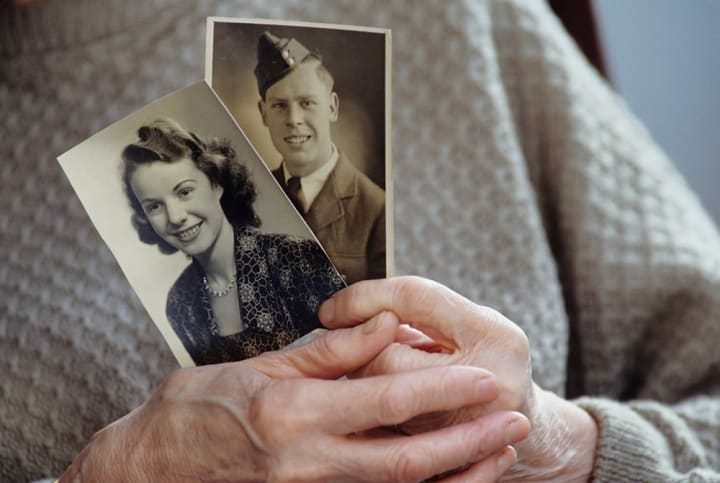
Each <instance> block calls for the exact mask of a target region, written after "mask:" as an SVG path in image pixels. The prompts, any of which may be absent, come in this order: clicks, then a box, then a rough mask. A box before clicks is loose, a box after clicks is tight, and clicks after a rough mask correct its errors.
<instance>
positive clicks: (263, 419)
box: [61, 312, 529, 482]
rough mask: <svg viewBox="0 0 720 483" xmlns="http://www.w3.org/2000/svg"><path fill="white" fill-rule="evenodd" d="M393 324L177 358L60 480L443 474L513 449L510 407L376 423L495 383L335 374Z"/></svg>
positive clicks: (490, 391) (456, 372) (366, 353)
mask: <svg viewBox="0 0 720 483" xmlns="http://www.w3.org/2000/svg"><path fill="white" fill-rule="evenodd" d="M397 330H398V321H397V318H396V317H395V316H394V315H392V314H390V313H387V312H386V313H381V314H379V315H378V316H376V317H374V318H373V319H372V320H370V321H368V322H367V323H365V324H362V325H359V326H357V327H355V328H352V329H338V330H334V331H330V332H328V333H326V334H324V335H322V336H321V337H319V338H317V339H315V340H313V341H312V342H310V343H308V344H306V345H302V346H299V347H295V348H292V349H286V350H283V351H278V352H270V353H265V354H263V355H261V356H259V357H256V358H253V359H247V360H245V361H241V362H234V363H228V364H219V365H214V366H203V367H196V368H191V369H180V370H178V371H176V372H174V373H173V374H171V375H170V376H169V377H168V378H167V380H166V381H165V382H164V383H163V384H162V385H160V386H159V387H158V388H157V389H156V390H155V392H154V393H153V395H152V396H151V397H150V399H148V400H147V401H146V402H145V403H144V404H142V405H141V406H140V407H138V408H137V409H135V410H134V411H132V412H131V413H129V414H128V415H126V416H125V417H123V418H121V419H119V420H118V421H116V422H115V423H113V424H111V425H110V426H108V427H106V428H105V429H103V430H102V431H100V432H98V433H97V434H96V435H95V436H94V437H93V439H92V441H91V442H90V443H89V444H88V446H87V447H86V448H85V449H84V450H83V452H82V453H81V454H80V455H78V457H77V458H76V459H75V461H74V462H73V464H72V465H71V466H70V468H68V470H67V471H66V473H65V474H64V475H63V478H62V479H61V482H68V481H134V482H142V481H149V482H150V481H151V482H164V481H167V482H184V481H201V480H202V481H207V480H213V481H336V480H342V481H373V482H380V481H419V480H423V479H427V478H430V477H432V476H434V475H438V474H442V473H446V472H449V471H453V470H456V469H457V468H463V469H462V471H460V472H455V473H453V474H452V475H451V476H448V477H446V478H444V479H442V480H441V481H446V482H455V481H495V480H496V479H497V478H499V477H500V475H502V474H503V472H504V471H505V470H506V469H507V468H508V467H509V466H510V465H511V464H512V463H513V462H514V461H515V458H516V454H515V452H514V450H513V449H512V447H510V446H508V445H510V444H512V443H515V442H517V441H519V440H521V439H523V438H524V437H525V436H527V432H528V431H529V423H528V422H527V420H526V419H525V417H524V416H522V415H521V414H519V413H515V412H497V413H492V414H489V415H487V416H484V417H482V418H479V419H477V420H474V421H470V422H466V423H461V424H457V425H454V426H450V427H446V428H442V429H439V430H436V431H431V432H428V433H423V434H417V435H413V436H406V435H399V434H396V433H392V432H390V431H374V429H376V428H383V427H389V426H393V425H398V424H401V423H403V422H404V421H407V420H409V419H411V418H413V417H415V416H418V415H420V414H424V413H429V412H436V411H449V410H454V409H458V408H462V407H466V406H472V405H478V404H488V403H489V402H491V401H493V400H494V399H495V398H496V397H497V394H498V390H497V387H496V383H495V379H494V376H493V375H492V374H490V373H489V372H487V371H484V370H482V369H477V368H472V367H466V366H449V367H434V368H428V369H419V370H414V371H408V372H403V373H399V374H392V375H383V376H375V377H369V378H366V379H358V380H336V379H337V378H338V377H340V376H342V375H344V374H347V373H349V372H352V371H355V370H357V369H358V368H360V367H362V366H363V365H365V364H367V363H368V362H369V361H370V360H372V359H373V358H374V357H375V356H377V355H378V354H379V353H380V352H381V351H382V350H383V349H385V348H386V347H387V346H388V345H389V344H391V343H392V342H393V341H394V339H395V337H396V334H397ZM513 422H515V423H516V424H512V423H513ZM518 422H519V424H518ZM511 427H512V428H514V430H509V429H508V428H511ZM518 428H521V430H520V431H518Z"/></svg>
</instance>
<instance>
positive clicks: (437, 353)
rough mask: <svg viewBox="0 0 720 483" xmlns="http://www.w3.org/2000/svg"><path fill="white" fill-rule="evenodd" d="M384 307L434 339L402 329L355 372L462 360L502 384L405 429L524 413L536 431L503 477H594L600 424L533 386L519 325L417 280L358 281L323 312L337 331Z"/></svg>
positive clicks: (418, 430) (420, 429)
mask: <svg viewBox="0 0 720 483" xmlns="http://www.w3.org/2000/svg"><path fill="white" fill-rule="evenodd" d="M382 311H392V312H393V313H395V314H397V316H398V318H399V319H400V321H401V322H402V323H406V324H409V325H410V326H411V327H414V328H415V329H418V330H420V331H421V332H422V333H424V334H425V335H426V336H428V337H425V336H422V335H420V336H418V333H413V332H412V331H410V330H406V331H405V332H401V333H400V334H399V337H398V340H402V341H403V342H404V343H395V344H392V345H391V346H389V347H387V348H386V349H385V350H384V351H383V352H382V353H380V354H379V355H378V357H377V358H375V359H374V360H373V361H372V362H371V363H369V364H368V365H367V366H365V367H364V368H362V369H361V370H360V371H357V372H356V374H355V375H356V376H363V377H367V376H371V375H376V374H394V373H402V372H403V371H409V370H417V369H418V368H430V367H442V366H449V365H456V364H461V365H470V366H475V367H478V368H482V369H485V370H487V371H489V372H490V373H492V374H493V375H494V377H495V380H496V382H497V386H498V395H497V397H496V398H494V399H492V400H486V401H484V402H482V403H480V404H477V405H475V406H473V407H470V408H467V407H466V408H462V409H457V410H454V411H449V412H440V413H434V414H433V415H424V416H421V417H419V418H414V419H413V420H411V421H408V422H406V423H404V424H403V425H402V426H401V427H402V428H403V429H404V430H405V431H406V432H407V433H408V434H425V432H426V431H432V430H437V429H438V428H443V427H453V426H452V425H456V424H466V423H467V422H470V421H479V420H481V419H482V418H486V417H488V416H490V415H493V414H498V412H500V413H503V412H506V411H520V412H522V413H523V414H525V415H526V416H527V417H528V419H529V420H530V423H531V425H532V431H531V432H530V436H529V437H528V438H527V439H526V440H525V441H522V442H521V443H519V444H517V445H516V449H517V451H518V461H517V463H516V464H514V465H513V466H512V468H511V469H510V470H509V471H508V472H507V473H505V475H504V476H503V480H532V481H542V480H549V481H586V480H588V479H589V478H590V474H591V471H592V465H593V458H594V453H595V447H596V444H597V426H596V424H595V422H594V420H593V419H592V418H591V417H590V415H588V414H587V413H586V412H585V411H583V410H582V409H580V408H579V407H577V406H576V405H574V404H572V403H571V402H569V401H566V400H564V399H562V398H560V397H558V396H556V395H554V394H552V393H550V392H547V391H543V390H542V389H541V388H540V387H538V386H537V385H536V384H534V383H533V380H532V374H531V366H530V351H529V343H528V340H527V337H526V336H525V334H524V332H523V331H522V330H521V329H520V328H519V327H518V326H517V325H515V324H514V323H512V322H511V321H510V320H508V319H506V318H505V317H503V316H502V315H501V314H499V313H498V312H495V311H493V310H491V309H489V308H487V307H481V306H478V305H476V304H474V303H472V302H471V301H469V300H467V299H465V298H464V297H461V296H460V295H458V294H456V293H455V292H453V291H451V290H450V289H448V288H446V287H444V286H442V285H440V284H437V283H434V282H431V281H429V280H424V279H421V278H417V277H401V278H395V279H388V280H376V281H368V282H361V283H358V284H355V285H353V286H350V287H349V288H347V289H344V290H342V291H340V292H338V293H337V294H335V295H334V296H333V297H332V298H331V299H329V300H328V301H326V302H325V304H324V305H323V306H322V307H321V308H320V313H319V316H320V320H321V321H322V322H323V324H325V325H326V326H327V327H331V328H338V327H348V326H352V325H354V324H357V323H358V322H361V321H364V320H367V319H369V318H371V317H373V316H374V315H375V314H378V313H380V312H382ZM420 349H422V350H420ZM438 383H439V381H438ZM478 418H479V419H478Z"/></svg>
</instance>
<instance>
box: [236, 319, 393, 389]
mask: <svg viewBox="0 0 720 483" xmlns="http://www.w3.org/2000/svg"><path fill="white" fill-rule="evenodd" d="M397 327H398V321H397V317H396V316H395V315H394V314H392V313H390V312H381V313H379V314H377V315H376V316H374V317H373V318H372V319H370V320H369V321H367V322H366V323H364V324H362V325H358V326H356V327H353V328H350V329H338V330H331V331H328V332H326V333H324V334H323V335H321V336H320V337H318V338H316V339H314V340H312V341H311V342H309V343H307V344H305V345H301V346H299V347H293V348H291V349H286V350H283V351H276V352H267V353H265V354H263V355H261V356H259V357H256V358H253V359H247V360H245V361H243V362H242V364H244V365H247V366H250V367H252V368H254V369H256V370H258V371H260V372H262V373H264V374H265V375H267V376H269V377H272V378H274V379H287V378H294V377H311V378H318V379H336V378H338V377H340V376H342V375H344V374H347V373H348V372H352V371H355V370H356V369H358V368H359V367H361V366H363V365H365V364H367V363H368V362H369V361H371V360H372V359H373V358H374V357H375V356H377V355H378V354H379V353H380V352H381V351H382V350H383V349H384V348H385V347H387V346H388V345H389V344H391V343H392V342H393V341H394V340H395V334H396V332H397Z"/></svg>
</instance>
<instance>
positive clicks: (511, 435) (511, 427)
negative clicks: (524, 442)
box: [505, 416, 530, 444]
mask: <svg viewBox="0 0 720 483" xmlns="http://www.w3.org/2000/svg"><path fill="white" fill-rule="evenodd" d="M529 431H530V423H529V422H528V420H527V419H525V418H524V417H520V416H518V417H516V418H514V419H512V420H511V421H510V423H509V424H508V425H507V427H506V428H505V443H506V444H510V443H515V442H517V441H520V440H521V439H524V438H525V437H527V434H528V432H529Z"/></svg>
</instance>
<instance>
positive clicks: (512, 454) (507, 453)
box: [497, 446, 517, 474]
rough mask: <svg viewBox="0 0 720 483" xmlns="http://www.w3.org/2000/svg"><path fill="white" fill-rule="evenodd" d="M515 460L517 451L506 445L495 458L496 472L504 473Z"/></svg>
mask: <svg viewBox="0 0 720 483" xmlns="http://www.w3.org/2000/svg"><path fill="white" fill-rule="evenodd" d="M516 461H517V452H516V451H515V448H513V447H512V446H508V447H506V448H505V449H504V450H503V453H502V454H501V455H500V457H499V458H498V460H497V468H498V473H500V474H502V473H505V472H506V471H507V470H508V469H510V467H511V466H512V465H514V464H515V462H516Z"/></svg>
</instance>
